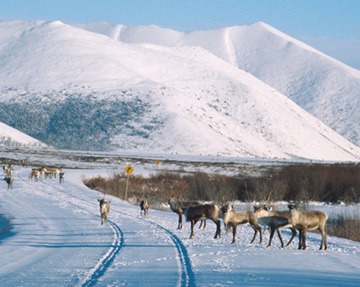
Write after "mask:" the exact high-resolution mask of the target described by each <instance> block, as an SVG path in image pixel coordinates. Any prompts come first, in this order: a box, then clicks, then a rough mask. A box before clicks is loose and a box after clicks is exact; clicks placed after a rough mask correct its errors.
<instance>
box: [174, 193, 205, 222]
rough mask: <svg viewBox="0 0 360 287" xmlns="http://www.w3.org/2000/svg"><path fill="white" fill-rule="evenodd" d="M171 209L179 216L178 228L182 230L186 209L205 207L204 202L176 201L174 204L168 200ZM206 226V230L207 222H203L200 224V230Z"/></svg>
mask: <svg viewBox="0 0 360 287" xmlns="http://www.w3.org/2000/svg"><path fill="white" fill-rule="evenodd" d="M168 203H169V206H170V209H171V211H172V212H175V213H176V214H177V215H178V216H179V223H178V228H177V229H182V227H183V214H184V211H185V209H186V208H188V207H190V206H192V205H194V206H197V205H203V203H202V202H199V201H176V202H172V201H170V200H168ZM202 226H204V229H205V228H206V220H201V223H200V227H199V229H200V228H201V227H202Z"/></svg>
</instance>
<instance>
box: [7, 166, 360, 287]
mask: <svg viewBox="0 0 360 287" xmlns="http://www.w3.org/2000/svg"><path fill="white" fill-rule="evenodd" d="M29 171H30V168H20V167H15V174H14V179H15V181H14V189H13V190H12V191H8V190H7V186H6V183H5V182H4V183H3V184H1V185H0V211H1V212H2V213H5V214H8V215H11V216H13V217H14V219H13V223H14V228H13V230H12V233H11V234H10V235H8V236H6V237H3V238H1V239H0V262H1V263H0V286H10V287H11V286H81V287H82V286H129V285H130V286H263V285H267V286H358V285H359V282H360V243H357V242H353V241H349V240H344V239H338V238H334V237H328V246H329V248H328V250H327V251H319V250H318V247H319V245H320V241H319V239H320V237H319V235H318V234H313V233H311V234H309V235H308V238H309V239H308V250H306V251H298V250H297V249H296V245H297V238H296V239H295V240H294V242H293V243H292V244H291V246H290V247H289V248H287V249H281V248H280V246H279V242H278V239H277V238H274V241H273V247H272V248H271V249H267V248H266V244H265V243H263V244H260V243H259V238H257V239H256V242H255V243H254V244H252V245H251V244H249V242H250V240H251V237H252V235H253V231H252V229H251V228H250V227H240V228H238V235H237V242H236V244H230V242H231V239H232V236H231V235H227V234H225V233H223V237H222V238H221V239H218V240H215V239H213V236H214V234H215V225H214V224H213V223H212V222H208V224H207V229H206V230H205V231H204V230H195V238H194V239H192V240H190V239H188V238H189V235H190V227H189V225H190V224H189V223H185V224H184V229H183V230H176V227H177V215H176V214H174V213H171V212H161V211H155V210H150V212H149V213H150V214H149V218H142V217H141V216H140V208H139V207H137V206H132V205H130V204H128V203H126V202H124V201H122V200H119V199H117V198H113V197H109V198H110V199H111V201H112V202H111V211H110V214H109V222H108V224H107V225H104V226H102V225H101V224H100V216H99V207H98V202H97V199H98V198H99V197H100V196H101V195H100V194H99V193H98V192H96V191H92V190H89V189H88V188H86V187H85V186H83V184H82V183H81V177H82V176H83V175H86V176H87V177H89V176H90V174H94V175H96V174H100V173H104V174H105V175H106V172H105V171H86V170H65V174H66V175H65V184H60V183H59V181H58V179H44V180H43V181H42V182H31V181H29V179H28V174H29ZM283 234H284V237H285V238H284V239H285V241H286V240H288V239H289V236H290V234H289V232H288V231H286V230H284V232H283ZM264 240H265V242H267V240H268V235H265V236H264Z"/></svg>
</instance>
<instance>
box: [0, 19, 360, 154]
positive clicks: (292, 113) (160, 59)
mask: <svg viewBox="0 0 360 287" xmlns="http://www.w3.org/2000/svg"><path fill="white" fill-rule="evenodd" d="M92 27H98V28H96V29H95V28H94V29H93V30H96V31H97V32H98V31H99V30H101V29H102V30H103V32H104V30H106V29H105V28H106V27H108V26H106V25H105V26H104V25H103V24H93V26H92ZM104 27H105V28H104ZM143 28H144V29H145V30H148V31H149V32H148V33H147V35H148V36H147V38H146V37H145V36H144V37H145V38H143V39H144V40H143V41H140V40H139V41H137V42H144V43H125V42H123V41H118V39H120V40H121V38H119V37H118V36H116V37H115V36H114V37H109V36H107V35H104V34H101V33H93V32H90V31H87V30H84V29H80V28H78V27H74V26H71V25H67V24H64V23H61V22H58V21H56V22H42V21H31V22H30V21H11V22H0V35H1V36H0V91H1V98H0V102H1V105H0V119H1V121H2V122H5V123H6V124H8V125H10V126H12V127H14V128H17V129H19V130H20V131H22V132H25V133H27V134H29V135H31V136H33V137H35V138H37V139H38V140H41V141H43V142H45V143H47V144H50V145H53V146H55V147H58V148H71V149H85V150H118V151H138V152H143V153H144V152H151V153H180V154H197V155H198V154H202V155H222V156H250V157H271V158H276V157H278V158H290V157H292V158H294V157H301V158H312V159H325V160H358V159H359V158H360V148H358V147H356V146H355V145H353V144H351V143H350V142H349V141H347V140H345V139H344V138H343V137H341V136H340V135H338V134H337V133H335V132H334V131H333V130H331V129H330V128H328V127H327V126H326V125H324V124H323V123H322V122H320V121H319V120H317V119H316V118H315V117H313V116H311V115H310V114H308V113H307V112H305V111H304V110H303V109H301V108H300V107H299V106H298V105H296V104H295V103H294V102H292V101H291V100H290V99H289V98H288V97H286V96H284V95H283V94H281V93H280V92H279V91H277V90H276V89H274V88H273V87H271V86H269V85H268V84H265V83H264V82H262V81H260V80H259V79H258V78H256V77H254V76H253V75H251V74H250V73H248V72H246V71H244V70H242V69H239V66H236V65H233V63H229V62H228V61H224V60H223V59H221V57H219V55H215V53H213V51H209V50H207V49H204V48H201V47H199V46H187V45H185V44H184V43H181V45H179V46H176V45H175V44H174V43H172V44H171V45H169V44H168V45H164V43H159V44H162V45H155V44H153V43H150V44H149V43H148V42H151V41H149V40H148V38H152V37H159V38H161V37H162V36H161V34H159V33H158V31H161V30H162V29H160V28H158V27H154V26H149V27H143ZM138 29H140V28H138ZM166 31H167V34H166V35H175V36H176V35H177V34H178V32H175V31H171V30H166ZM118 32H119V33H118V35H121V33H120V32H121V31H120V30H119V31H118ZM194 33H195V32H194ZM199 33H200V32H199ZM209 33H211V31H210V32H209ZM214 33H215V32H214ZM217 33H220V34H223V30H219V31H217ZM105 34H106V33H105ZM199 35H200V34H199ZM209 35H212V34H209ZM169 37H170V36H169ZM173 37H174V36H173ZM193 37H196V36H193ZM199 37H200V36H199ZM203 37H205V36H203ZM174 38H176V37H174ZM164 41H165V42H167V41H168V43H171V41H170V40H168V39H165V40H164ZM212 41H213V39H212V38H211V37H209V38H208V42H212ZM129 42H130V41H129ZM214 45H215V43H214ZM219 49H220V48H219ZM258 50H259V51H260V50H261V48H260V47H259V48H258ZM354 71H355V70H354ZM313 81H315V82H316V81H317V79H316V78H314V79H313Z"/></svg>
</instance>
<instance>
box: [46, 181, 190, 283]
mask: <svg viewBox="0 0 360 287" xmlns="http://www.w3.org/2000/svg"><path fill="white" fill-rule="evenodd" d="M42 183H43V184H46V185H48V186H50V187H51V188H53V189H55V190H58V191H59V192H61V194H62V195H63V194H64V193H65V194H67V195H69V196H71V197H73V198H76V199H78V200H81V201H84V202H87V203H88V202H89V201H87V200H85V199H84V198H81V197H79V196H76V195H74V194H73V193H71V194H70V192H68V191H66V190H63V189H61V188H58V187H56V186H54V185H52V184H50V183H48V182H43V181H42ZM43 192H45V193H47V192H46V191H43ZM48 194H49V195H50V196H51V197H55V198H56V199H59V200H64V199H63V198H57V197H56V196H54V194H50V193H48ZM67 203H68V204H70V205H74V206H76V207H78V208H81V209H82V210H84V211H86V212H88V213H89V211H88V210H86V209H85V208H84V207H81V206H79V205H76V204H74V203H73V202H70V201H67ZM113 213H119V214H121V215H125V214H126V215H127V216H129V217H131V218H133V219H134V220H139V219H137V218H135V217H133V215H131V214H129V213H127V212H121V213H120V212H119V211H116V210H113ZM147 222H148V223H150V224H152V225H153V226H155V227H156V228H158V229H161V230H162V231H164V232H165V233H167V234H168V236H169V237H170V239H171V240H172V242H173V243H174V246H175V248H176V252H177V254H178V258H179V280H178V284H177V286H179V287H189V286H196V282H195V274H194V272H193V270H192V265H191V260H190V257H189V255H188V252H187V249H186V247H185V245H184V244H183V243H182V241H181V240H180V239H179V238H178V237H177V236H176V235H175V234H174V233H173V232H172V231H170V230H169V229H166V228H165V227H163V226H161V225H159V224H157V223H155V222H153V221H147ZM108 223H109V226H110V227H111V228H112V230H113V232H114V240H113V243H112V246H111V248H110V249H109V251H108V252H107V253H106V254H105V255H104V256H103V257H102V258H101V259H100V261H99V262H98V263H97V264H96V266H95V267H94V268H93V269H91V270H90V272H89V273H88V275H87V276H86V277H85V278H84V279H83V280H82V281H81V282H80V284H78V285H77V286H79V287H88V286H94V285H95V284H96V283H97V281H98V279H100V277H102V276H103V275H104V274H105V272H106V270H107V269H108V268H109V267H110V266H111V264H112V262H113V261H114V259H115V256H116V255H117V254H118V253H119V252H120V250H121V248H122V247H123V244H124V235H123V232H122V231H121V229H120V228H119V226H118V225H116V224H115V223H114V222H112V221H110V220H108Z"/></svg>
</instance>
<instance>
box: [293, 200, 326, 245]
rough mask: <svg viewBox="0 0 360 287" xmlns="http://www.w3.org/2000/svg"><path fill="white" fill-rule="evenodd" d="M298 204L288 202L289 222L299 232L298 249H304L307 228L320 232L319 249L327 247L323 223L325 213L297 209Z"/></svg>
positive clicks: (324, 222) (324, 221)
mask: <svg viewBox="0 0 360 287" xmlns="http://www.w3.org/2000/svg"><path fill="white" fill-rule="evenodd" d="M298 207H299V205H298V204H296V205H294V204H289V205H288V208H289V210H290V214H291V216H290V222H291V224H292V225H293V226H294V227H295V228H296V229H297V230H299V232H300V235H299V249H303V250H305V249H306V232H307V231H308V230H316V229H317V230H319V231H320V233H321V236H322V237H321V244H320V250H322V248H323V246H324V249H325V250H326V249H327V241H326V233H325V224H326V220H327V215H326V214H325V213H324V212H321V211H317V210H313V211H299V210H298Z"/></svg>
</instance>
